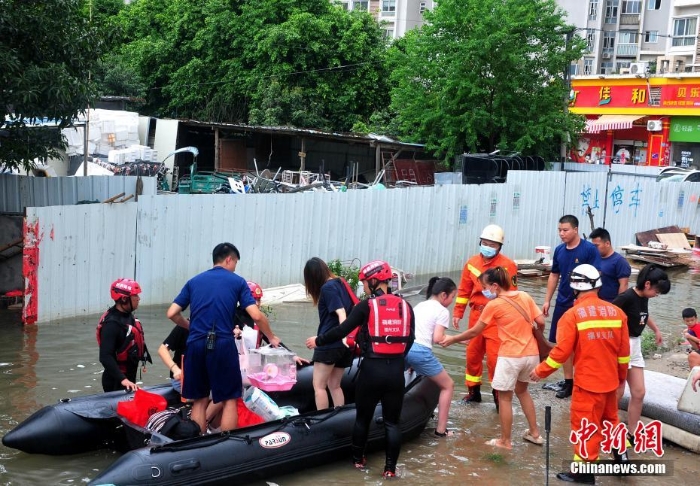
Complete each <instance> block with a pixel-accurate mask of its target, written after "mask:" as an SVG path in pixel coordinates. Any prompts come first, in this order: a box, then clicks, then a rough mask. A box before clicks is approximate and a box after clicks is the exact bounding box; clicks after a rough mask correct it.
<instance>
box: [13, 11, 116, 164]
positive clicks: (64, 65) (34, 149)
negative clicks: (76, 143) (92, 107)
mask: <svg viewBox="0 0 700 486" xmlns="http://www.w3.org/2000/svg"><path fill="white" fill-rule="evenodd" d="M81 7H82V5H81V2H80V1H78V0H41V1H39V0H0V66H1V68H0V105H2V106H4V109H5V112H4V116H3V119H2V121H1V122H0V129H2V132H0V165H3V166H5V167H7V168H18V167H24V168H25V169H29V168H31V167H32V166H33V164H34V159H37V158H38V159H40V160H45V159H47V158H49V157H56V156H58V155H59V153H58V150H59V149H60V148H63V147H65V142H64V140H63V138H62V136H61V134H60V131H59V130H58V129H56V128H48V127H41V126H35V125H36V122H37V121H41V120H43V119H48V120H52V121H55V122H56V124H57V125H58V128H59V129H60V128H65V127H67V126H69V125H70V124H71V123H72V122H73V120H74V119H75V118H76V116H77V115H78V114H79V113H80V112H83V111H84V110H85V108H86V107H87V106H88V103H89V102H90V101H91V99H92V98H93V96H94V94H95V91H94V86H93V84H92V83H90V82H89V80H88V72H90V71H91V70H93V69H94V68H95V65H96V63H97V60H98V59H99V57H100V55H101V53H102V47H103V41H102V39H103V37H102V32H101V31H100V30H98V29H96V28H94V27H92V26H91V25H90V23H89V20H88V18H86V17H85V15H84V13H83V12H84V11H83V10H82V9H81Z"/></svg>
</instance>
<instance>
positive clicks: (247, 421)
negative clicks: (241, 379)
mask: <svg viewBox="0 0 700 486" xmlns="http://www.w3.org/2000/svg"><path fill="white" fill-rule="evenodd" d="M236 407H237V408H238V428H239V429H240V428H242V427H249V426H251V425H258V424H261V423H263V422H265V420H263V418H262V417H261V416H260V415H257V414H256V413H255V412H251V411H250V410H248V407H246V406H245V403H243V399H242V398H237V399H236Z"/></svg>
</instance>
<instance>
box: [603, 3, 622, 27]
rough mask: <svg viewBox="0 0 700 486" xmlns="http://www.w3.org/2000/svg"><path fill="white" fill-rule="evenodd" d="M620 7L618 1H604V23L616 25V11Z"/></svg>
mask: <svg viewBox="0 0 700 486" xmlns="http://www.w3.org/2000/svg"><path fill="white" fill-rule="evenodd" d="M619 5H620V0H605V23H606V24H616V23H617V9H618V7H619Z"/></svg>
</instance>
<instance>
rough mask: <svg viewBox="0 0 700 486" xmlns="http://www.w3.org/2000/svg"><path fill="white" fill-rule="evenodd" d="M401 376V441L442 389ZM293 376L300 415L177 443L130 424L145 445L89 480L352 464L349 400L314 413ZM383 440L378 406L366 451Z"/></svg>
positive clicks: (266, 472) (418, 426) (141, 480)
mask: <svg viewBox="0 0 700 486" xmlns="http://www.w3.org/2000/svg"><path fill="white" fill-rule="evenodd" d="M355 364H356V363H355ZM355 369H356V368H355V366H353V368H352V369H351V372H350V374H349V375H348V373H346V374H345V378H344V379H343V389H344V391H345V393H346V398H347V399H348V402H350V401H352V400H354V397H353V393H352V390H354V384H353V383H351V380H350V378H351V377H352V376H353V375H354V371H355ZM308 376H309V377H310V376H311V375H310V373H309V374H308ZM405 378H406V394H405V397H404V403H403V409H402V412H401V424H400V427H401V431H402V432H403V440H404V441H406V440H410V439H412V438H415V437H417V436H418V435H419V434H420V433H421V432H422V431H423V429H424V428H425V426H426V424H427V422H428V420H429V419H430V417H431V416H432V414H433V412H434V410H435V407H436V406H437V403H438V395H439V392H440V390H439V388H438V387H437V385H435V384H434V383H433V382H432V381H430V380H428V379H425V378H423V377H418V376H416V375H415V374H411V375H409V374H407V375H406V377H405ZM298 380H299V382H298V383H297V385H296V386H295V387H294V388H293V389H292V390H291V391H294V390H295V389H296V388H297V387H298V386H300V385H302V386H304V387H305V388H307V389H308V396H311V397H312V399H311V402H310V403H308V404H307V405H306V406H305V407H303V406H302V407H296V408H298V410H299V412H300V414H299V415H297V416H293V417H287V418H284V419H281V420H275V421H272V422H266V423H264V424H260V425H255V426H252V427H246V428H241V429H236V430H235V431H232V432H229V433H226V432H224V433H220V434H213V435H207V436H201V437H197V438H194V439H186V440H180V441H172V440H171V439H169V438H167V437H164V436H162V435H160V434H157V433H153V432H151V431H148V430H146V429H143V428H141V427H137V426H135V425H133V424H128V423H127V424H126V427H128V428H129V429H130V430H129V435H130V436H131V442H132V444H138V443H139V442H140V443H141V444H146V446H145V447H141V448H139V449H135V450H132V451H130V452H128V453H126V454H124V455H123V456H121V457H120V458H119V459H117V461H115V462H114V463H113V464H112V465H111V466H110V467H108V468H107V469H106V470H105V471H103V472H101V473H100V474H99V475H98V476H97V477H96V478H95V479H93V480H92V481H91V482H90V485H92V486H97V485H119V486H125V485H144V484H148V485H153V484H158V485H193V484H236V483H249V482H252V481H259V480H262V479H265V478H267V477H270V476H277V475H281V474H288V473H292V472H295V471H299V470H302V469H306V468H309V467H315V466H319V465H322V464H328V463H329V462H334V461H337V460H342V459H345V460H347V461H348V464H350V440H351V435H352V429H353V426H354V423H355V405H354V403H348V404H346V405H345V406H344V407H339V408H335V409H327V410H322V411H316V410H314V409H315V405H314V403H313V391H312V387H311V380H310V379H309V378H307V377H305V378H304V379H299V378H298ZM307 380H308V381H307ZM287 393H290V392H287ZM282 394H283V392H278V393H277V394H275V393H271V394H270V396H271V397H273V398H274V399H275V401H276V402H277V403H278V404H286V403H285V402H286V401H285V400H283V398H284V397H283V396H282ZM295 395H296V394H295ZM297 396H298V395H297ZM297 402H298V403H299V401H297ZM383 445H384V427H383V424H382V410H381V405H379V406H377V410H376V412H375V420H374V421H373V423H372V426H371V429H370V434H369V442H368V449H369V450H376V449H380V448H382V447H383Z"/></svg>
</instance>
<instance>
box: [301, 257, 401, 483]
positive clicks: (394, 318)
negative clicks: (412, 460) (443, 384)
mask: <svg viewBox="0 0 700 486" xmlns="http://www.w3.org/2000/svg"><path fill="white" fill-rule="evenodd" d="M359 278H360V281H361V282H362V284H363V285H364V290H365V294H366V295H369V299H367V300H363V301H361V302H360V303H358V304H357V305H355V307H353V309H352V311H351V312H350V315H349V316H348V318H347V319H346V320H345V321H343V323H342V324H340V325H339V326H337V327H335V328H333V329H331V330H330V331H328V332H326V333H325V334H323V335H321V336H313V337H310V338H308V339H307V340H306V346H307V347H308V348H309V349H313V348H315V347H316V346H322V345H324V344H328V343H331V342H334V341H340V340H341V339H342V338H344V337H345V336H347V335H348V334H349V333H350V332H351V331H352V330H354V329H356V328H358V327H359V328H360V330H359V332H358V335H357V341H358V344H359V346H360V349H361V350H362V361H361V364H360V366H359V368H360V370H359V376H358V378H357V384H356V390H355V407H356V410H357V415H356V418H355V427H354V429H353V433H352V456H353V462H354V464H355V467H356V468H358V469H364V468H365V464H366V461H367V460H366V457H365V448H366V445H367V436H368V433H369V426H370V424H371V422H372V419H373V417H374V410H375V408H376V407H377V404H378V403H379V402H380V401H381V403H382V416H383V419H384V430H385V434H386V462H385V465H384V474H383V476H384V478H385V479H386V478H391V477H394V476H396V462H397V461H398V457H399V452H400V451H401V429H400V428H399V417H400V416H401V407H402V406H403V396H404V357H405V356H406V354H408V351H409V350H410V348H411V346H412V345H413V340H414V337H415V317H414V315H413V308H412V307H411V306H410V304H409V303H408V302H406V301H405V300H404V299H403V298H401V297H400V296H398V295H393V294H392V293H391V290H390V288H389V282H390V281H391V278H392V271H391V267H390V266H389V264H388V263H386V262H384V261H381V260H377V261H373V262H370V263H368V264H366V265H365V266H363V267H362V269H361V270H360V275H359Z"/></svg>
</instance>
